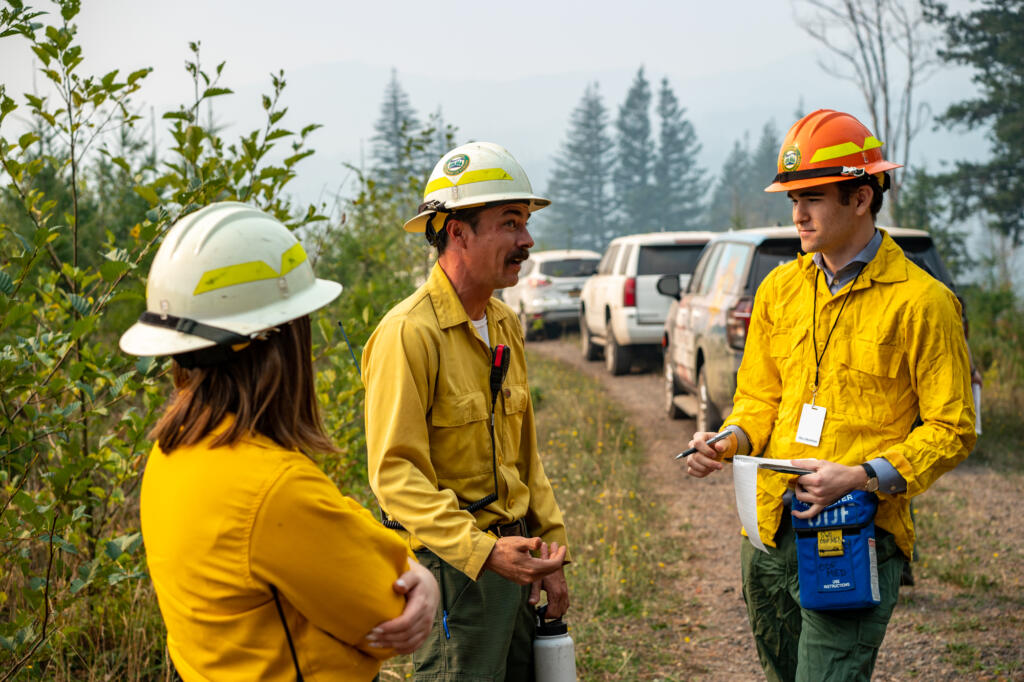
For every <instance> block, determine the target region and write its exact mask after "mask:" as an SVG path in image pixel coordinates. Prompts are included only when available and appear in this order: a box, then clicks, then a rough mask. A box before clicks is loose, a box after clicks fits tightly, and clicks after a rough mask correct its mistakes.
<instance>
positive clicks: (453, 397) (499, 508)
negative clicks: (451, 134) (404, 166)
mask: <svg viewBox="0 0 1024 682" xmlns="http://www.w3.org/2000/svg"><path fill="white" fill-rule="evenodd" d="M547 204H548V201H547V200H546V199H542V198H540V197H537V196H535V195H534V194H533V191H532V189H531V187H530V182H529V180H528V179H527V177H526V174H525V173H524V172H523V169H522V168H521V167H520V166H519V164H518V163H517V162H516V161H515V159H513V158H512V156H511V154H509V153H508V152H507V151H506V150H505V149H503V148H501V147H499V146H497V145H494V144H490V143H486V142H481V143H472V144H467V145H463V146H461V147H458V148H456V149H453V150H452V151H450V152H448V153H447V154H445V155H444V156H443V157H442V158H441V160H440V161H439V162H438V164H437V166H435V168H434V171H433V173H432V174H431V176H430V180H429V181H428V183H427V187H426V191H425V192H424V203H423V204H422V205H421V207H420V212H419V214H418V215H417V216H416V217H415V218H413V219H412V220H410V221H409V222H407V223H406V225H405V229H406V230H408V231H410V232H423V233H425V234H426V237H427V240H428V242H430V243H431V244H432V245H433V246H435V247H436V248H437V250H438V254H439V255H438V260H437V263H436V264H435V265H434V267H433V270H432V271H431V273H430V278H429V279H428V281H427V282H426V284H424V285H423V286H422V287H420V288H419V290H417V291H416V292H415V293H414V294H413V295H412V296H410V297H409V298H407V299H405V300H404V301H402V302H401V303H399V304H398V305H397V306H395V308H393V309H392V310H391V311H390V312H389V313H388V314H387V315H386V316H385V317H384V319H383V320H382V321H381V323H380V325H379V326H378V327H377V329H376V330H375V331H374V333H373V335H372V336H371V337H370V340H369V342H368V343H367V345H366V349H365V350H364V352H363V381H364V384H365V386H366V443H367V451H368V458H369V462H368V464H369V466H368V469H369V478H370V485H371V486H372V488H373V491H374V493H375V494H376V496H377V499H378V501H379V502H380V504H381V507H382V508H383V510H384V511H385V512H386V513H387V514H388V517H389V521H390V525H392V526H398V527H399V532H400V533H401V534H402V536H403V537H404V538H405V539H406V540H407V542H408V543H409V546H410V548H411V549H413V550H415V552H416V556H417V557H418V558H419V560H420V562H421V563H423V565H424V566H427V567H428V568H430V569H431V570H432V571H433V572H434V575H435V577H436V578H437V580H438V582H439V583H440V585H441V604H440V606H439V609H438V616H437V624H438V627H437V628H436V630H435V632H434V633H433V635H432V637H431V639H430V640H428V642H427V644H426V645H424V646H423V648H422V649H420V650H419V651H418V652H417V653H416V654H414V656H413V661H414V664H415V668H416V678H417V679H429V680H463V679H481V680H483V679H505V680H510V681H512V680H527V679H532V676H533V663H532V657H533V654H532V640H533V631H534V621H533V612H532V608H531V606H532V605H533V604H535V603H536V602H537V600H538V599H539V594H538V590H539V588H541V587H542V588H543V589H544V590H545V591H546V592H547V598H548V611H547V614H548V616H550V617H556V616H559V615H561V614H562V613H564V612H565V610H566V609H567V608H568V605H569V597H568V590H567V587H566V583H565V577H564V574H563V572H562V565H563V563H564V562H565V561H566V560H567V557H566V546H565V545H566V537H565V526H564V523H563V521H562V514H561V512H560V511H559V509H558V505H557V503H556V502H555V498H554V494H553V493H552V489H551V484H550V483H549V482H548V479H547V476H545V474H544V468H543V466H542V465H541V461H540V458H539V456H538V453H537V443H536V433H535V430H534V421H533V405H532V402H531V399H530V392H529V387H528V385H527V377H526V361H525V355H524V351H523V334H522V330H521V328H520V325H519V322H518V318H517V317H516V315H515V313H514V312H513V311H512V310H511V309H510V308H509V307H508V306H506V305H505V304H504V303H502V302H501V301H498V300H497V299H495V298H492V297H491V295H492V294H493V292H494V290H495V289H499V288H503V287H507V286H511V285H513V284H515V283H516V281H517V280H518V277H519V274H518V273H519V269H520V264H521V263H522V261H524V260H526V258H527V257H528V256H529V248H530V247H531V246H533V240H532V238H531V237H530V233H529V231H528V229H527V225H526V223H527V220H528V219H529V217H530V213H531V212H532V211H534V210H537V209H539V208H543V207H544V206H546V205H547ZM506 359H509V360H510V362H509V363H508V365H507V367H508V369H507V375H504V376H503V375H502V372H501V367H502V365H503V363H504V362H505V361H506ZM492 378H493V379H494V381H492ZM532 552H537V553H538V554H539V556H536V557H535V556H533V555H532ZM531 585H532V586H533V587H532V588H531Z"/></svg>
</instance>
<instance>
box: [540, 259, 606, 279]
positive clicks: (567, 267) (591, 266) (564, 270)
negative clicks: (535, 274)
mask: <svg viewBox="0 0 1024 682" xmlns="http://www.w3.org/2000/svg"><path fill="white" fill-rule="evenodd" d="M596 269H597V259H596V258H565V259H562V260H546V261H544V262H542V263H541V264H540V274H542V275H547V276H549V277H589V276H590V275H592V274H594V270H596Z"/></svg>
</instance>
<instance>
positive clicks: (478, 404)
mask: <svg viewBox="0 0 1024 682" xmlns="http://www.w3.org/2000/svg"><path fill="white" fill-rule="evenodd" d="M488 414H489V412H488V410H487V400H486V398H485V397H484V394H483V393H482V392H480V391H471V392H469V393H462V394H450V395H439V396H437V398H435V399H434V406H433V408H432V409H431V412H430V423H431V424H433V425H434V426H438V427H456V426H465V425H466V424H469V423H471V422H475V421H481V420H485V419H487V417H488Z"/></svg>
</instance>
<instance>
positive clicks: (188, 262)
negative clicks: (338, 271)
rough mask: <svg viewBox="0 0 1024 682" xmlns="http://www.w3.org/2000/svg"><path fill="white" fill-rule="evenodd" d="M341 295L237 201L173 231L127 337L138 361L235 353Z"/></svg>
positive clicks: (264, 218)
mask: <svg viewBox="0 0 1024 682" xmlns="http://www.w3.org/2000/svg"><path fill="white" fill-rule="evenodd" d="M340 293H341V285H340V284H338V283H337V282H331V281H328V280H323V279H317V278H316V276H315V275H314V274H313V267H312V266H311V265H310V264H309V259H307V258H306V252H305V250H303V248H302V244H301V243H299V240H298V239H296V238H295V236H294V235H293V234H292V233H291V231H289V230H288V228H287V227H285V226H284V225H283V224H281V222H280V221H278V220H277V219H276V218H274V217H272V216H270V215H268V214H267V213H264V212H263V211H261V210H259V209H256V208H253V207H251V206H247V205H246V204H242V203H238V202H235V201H224V202H219V203H215V204H211V205H209V206H206V207H205V208H203V209H201V210H199V211H196V212H195V213H190V214H189V215H187V216H185V217H184V218H182V219H181V220H179V221H178V222H177V223H175V224H174V226H173V227H171V229H170V230H168V231H167V235H166V236H165V237H164V241H163V244H161V245H160V249H159V250H158V251H157V252H156V257H155V258H154V259H153V265H152V266H151V267H150V269H149V278H148V280H147V282H146V312H144V313H143V314H142V315H141V316H140V318H139V321H138V322H137V323H135V324H134V325H132V327H131V328H129V329H128V331H126V332H125V333H124V335H122V336H121V350H123V351H125V352H126V353H130V354H132V355H146V356H148V355H177V354H179V353H188V352H191V351H195V350H199V349H202V348H210V347H212V346H217V345H220V346H233V345H234V346H237V345H239V344H243V343H247V342H248V341H249V340H250V339H251V338H253V337H254V336H256V335H257V334H258V333H259V332H263V331H266V330H268V329H271V328H273V327H275V326H277V325H279V324H284V323H285V322H288V321H290V320H294V319H298V318H300V317H302V316H303V315H308V314H309V313H311V312H313V311H314V310H318V309H320V308H322V307H324V306H325V305H327V304H328V303H330V302H331V301H333V300H334V299H335V298H337V297H338V294H340Z"/></svg>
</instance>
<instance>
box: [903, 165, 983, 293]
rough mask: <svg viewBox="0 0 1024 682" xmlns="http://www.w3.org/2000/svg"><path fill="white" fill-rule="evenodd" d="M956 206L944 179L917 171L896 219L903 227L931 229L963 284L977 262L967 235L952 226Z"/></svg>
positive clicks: (905, 189) (908, 180)
mask: <svg viewBox="0 0 1024 682" xmlns="http://www.w3.org/2000/svg"><path fill="white" fill-rule="evenodd" d="M955 203H956V201H955V199H954V197H953V196H952V195H951V194H950V193H949V192H948V191H946V188H945V187H944V186H943V181H942V178H941V176H937V175H932V174H930V173H928V171H927V170H925V169H923V168H922V169H913V170H911V171H910V172H909V173H907V176H906V180H905V181H904V185H903V196H901V197H900V203H899V206H898V207H897V208H896V210H894V211H893V220H894V221H895V224H897V225H899V226H900V227H913V228H916V229H919V230H927V231H928V233H929V234H931V236H932V240H933V241H934V242H935V248H936V250H937V251H938V252H939V255H940V256H942V261H943V262H944V263H945V264H946V267H947V268H949V274H950V275H951V276H952V277H953V281H954V282H959V281H961V279H962V278H963V277H964V275H966V274H967V273H968V272H969V271H970V270H971V268H973V267H974V266H975V264H976V263H975V261H974V259H972V258H971V256H970V254H969V253H968V251H967V234H966V233H965V232H963V231H961V230H957V229H956V228H954V227H952V224H953V220H952V218H951V217H950V216H951V214H952V210H953V206H954V205H955Z"/></svg>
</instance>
